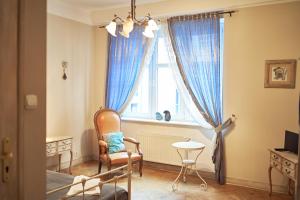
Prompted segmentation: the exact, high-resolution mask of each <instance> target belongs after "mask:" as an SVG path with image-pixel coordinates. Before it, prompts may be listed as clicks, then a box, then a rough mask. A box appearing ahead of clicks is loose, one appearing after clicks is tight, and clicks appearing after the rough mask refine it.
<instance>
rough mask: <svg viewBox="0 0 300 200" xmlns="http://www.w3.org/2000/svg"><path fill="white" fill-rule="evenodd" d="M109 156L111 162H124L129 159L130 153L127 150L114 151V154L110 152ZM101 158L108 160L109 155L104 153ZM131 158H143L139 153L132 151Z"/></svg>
mask: <svg viewBox="0 0 300 200" xmlns="http://www.w3.org/2000/svg"><path fill="white" fill-rule="evenodd" d="M109 157H110V159H111V164H112V165H114V164H124V163H126V162H127V160H128V155H127V152H118V153H113V154H109ZM101 158H102V159H104V160H107V155H106V154H102V155H101ZM131 159H132V161H133V162H134V161H137V160H140V159H141V155H140V154H138V153H132V155H131Z"/></svg>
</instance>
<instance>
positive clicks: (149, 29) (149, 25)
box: [105, 0, 158, 38]
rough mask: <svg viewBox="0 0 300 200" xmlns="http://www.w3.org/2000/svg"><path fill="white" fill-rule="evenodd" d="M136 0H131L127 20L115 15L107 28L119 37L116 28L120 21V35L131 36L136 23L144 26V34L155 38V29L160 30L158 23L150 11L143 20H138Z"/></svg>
mask: <svg viewBox="0 0 300 200" xmlns="http://www.w3.org/2000/svg"><path fill="white" fill-rule="evenodd" d="M135 9H136V6H135V0H131V10H130V12H129V14H128V16H127V18H126V19H125V20H123V19H122V18H120V17H119V16H118V15H116V14H115V15H114V18H113V20H112V21H111V22H110V23H109V24H108V25H107V26H105V28H106V30H107V31H108V32H109V33H110V34H111V35H112V36H114V37H117V35H116V29H117V22H120V23H121V24H122V27H123V29H122V31H121V32H120V35H122V36H124V37H126V38H129V34H130V32H131V31H132V30H133V27H134V24H138V25H141V26H144V27H145V29H144V32H143V35H144V36H145V37H147V38H153V37H154V33H153V31H156V30H158V26H157V23H156V22H155V21H154V20H153V19H152V18H151V16H150V14H149V13H148V14H147V15H146V16H145V17H144V18H143V19H142V20H137V19H136V16H135Z"/></svg>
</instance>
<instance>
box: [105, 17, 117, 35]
mask: <svg viewBox="0 0 300 200" xmlns="http://www.w3.org/2000/svg"><path fill="white" fill-rule="evenodd" d="M105 28H106V30H107V32H109V33H110V34H111V35H112V36H114V37H117V36H116V29H117V23H116V22H115V21H111V22H110V23H109V24H108V25H107V26H105Z"/></svg>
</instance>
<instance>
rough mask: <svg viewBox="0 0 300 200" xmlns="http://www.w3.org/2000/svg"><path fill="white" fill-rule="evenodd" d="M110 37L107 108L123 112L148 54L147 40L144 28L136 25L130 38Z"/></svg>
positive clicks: (118, 35) (118, 28) (118, 29)
mask: <svg viewBox="0 0 300 200" xmlns="http://www.w3.org/2000/svg"><path fill="white" fill-rule="evenodd" d="M119 31H120V27H119V26H118V27H117V31H116V32H117V37H113V36H111V35H109V36H108V37H109V38H108V39H109V40H108V45H109V46H108V69H107V80H106V97H105V107H106V108H110V109H113V110H116V111H118V112H120V111H121V109H122V107H123V105H124V104H125V103H126V101H127V100H128V97H129V95H130V94H131V92H132V90H133V87H134V85H135V83H136V81H137V79H138V76H139V74H140V71H141V67H142V62H143V58H144V56H145V53H146V42H147V41H146V40H147V39H146V38H145V37H144V36H143V34H142V32H143V27H141V26H138V25H134V29H133V31H132V32H131V33H130V37H129V38H125V37H123V36H121V35H120V34H119Z"/></svg>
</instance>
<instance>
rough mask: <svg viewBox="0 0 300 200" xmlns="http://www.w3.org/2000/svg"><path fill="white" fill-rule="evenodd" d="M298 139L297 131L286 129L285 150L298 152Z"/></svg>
mask: <svg viewBox="0 0 300 200" xmlns="http://www.w3.org/2000/svg"><path fill="white" fill-rule="evenodd" d="M298 139H299V135H298V134H297V133H294V132H291V131H288V130H286V131H285V137H284V150H285V151H290V152H293V153H295V154H298Z"/></svg>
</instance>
